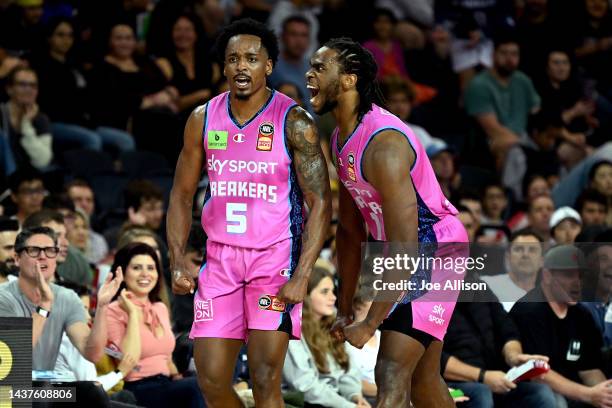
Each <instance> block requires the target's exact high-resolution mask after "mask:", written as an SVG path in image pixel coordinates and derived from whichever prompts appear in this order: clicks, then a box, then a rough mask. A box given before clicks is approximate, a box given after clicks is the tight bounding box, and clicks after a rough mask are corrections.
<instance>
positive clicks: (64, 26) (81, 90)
mask: <svg viewBox="0 0 612 408" xmlns="http://www.w3.org/2000/svg"><path fill="white" fill-rule="evenodd" d="M74 37H75V32H74V25H73V23H72V21H71V20H70V19H67V18H58V19H55V20H53V21H51V22H50V23H49V25H48V26H47V44H48V49H47V50H46V52H45V53H44V54H42V55H38V56H36V57H34V58H33V60H32V65H33V66H34V68H35V69H36V72H37V73H38V75H39V78H40V97H39V102H40V106H41V108H42V110H43V111H44V112H45V113H47V114H48V115H49V117H50V118H51V121H52V122H53V123H52V124H51V130H52V132H53V137H54V140H55V141H56V142H59V143H60V144H62V147H64V148H65V147H67V145H68V146H69V147H79V148H84V149H92V150H101V149H102V147H103V145H110V146H112V147H113V149H114V150H120V151H126V150H133V149H134V140H133V139H132V137H131V136H130V135H129V134H128V133H126V132H122V131H120V130H118V129H110V128H104V127H98V128H97V129H96V131H92V130H90V129H87V128H86V127H84V126H86V125H88V118H87V113H86V111H85V107H86V103H85V97H86V95H85V87H86V85H87V83H86V81H85V77H84V75H83V74H82V73H81V72H80V70H79V69H78V67H77V65H76V64H75V63H74V61H73V60H72V57H71V55H70V51H71V50H72V48H73V45H74ZM57 150H58V147H57V146H56V151H57Z"/></svg>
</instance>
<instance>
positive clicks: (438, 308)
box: [429, 304, 446, 326]
mask: <svg viewBox="0 0 612 408" xmlns="http://www.w3.org/2000/svg"><path fill="white" fill-rule="evenodd" d="M445 311H446V309H445V308H444V307H442V305H440V304H438V305H435V306H434V307H433V309H431V313H430V314H429V321H430V322H434V323H435V324H437V325H439V326H442V325H443V324H444V319H443V317H444V312H445Z"/></svg>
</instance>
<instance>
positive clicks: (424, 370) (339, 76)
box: [306, 47, 454, 408]
mask: <svg viewBox="0 0 612 408" xmlns="http://www.w3.org/2000/svg"><path fill="white" fill-rule="evenodd" d="M337 56H338V52H337V51H336V50H333V49H329V48H327V47H323V48H321V49H319V50H318V51H317V52H316V53H315V54H314V56H313V57H312V59H311V66H312V68H311V69H310V70H309V71H308V73H307V74H306V79H307V82H308V86H309V88H311V89H312V91H311V92H313V95H314V97H313V98H312V99H311V103H312V105H313V108H314V109H315V112H317V113H320V112H325V111H327V110H329V111H331V112H332V114H333V115H334V117H335V119H336V122H337V124H338V129H339V133H338V143H339V145H340V146H342V145H343V143H344V142H345V141H346V139H347V138H348V137H349V135H351V133H352V132H353V130H354V129H356V128H357V126H358V125H359V118H358V111H357V108H358V106H359V93H358V91H357V88H356V84H357V81H358V80H359V78H358V77H357V75H355V74H346V73H343V71H342V66H341V64H339V63H338V61H337ZM414 161H415V154H414V151H413V149H412V148H411V147H410V145H409V143H408V141H407V140H406V138H405V136H403V135H402V134H400V133H399V132H397V131H394V130H388V131H383V132H381V133H379V134H377V135H376V136H375V137H374V138H373V139H372V141H371V142H370V143H369V145H368V147H367V148H366V150H365V152H364V156H363V173H364V176H365V177H366V179H367V180H368V181H369V182H370V184H372V186H373V187H374V188H375V189H376V190H377V192H378V193H379V195H380V198H381V204H382V212H383V218H384V226H385V233H386V237H387V240H388V241H391V242H408V243H410V242H412V243H415V242H417V241H418V233H417V231H418V228H417V227H418V209H417V199H416V192H415V188H414V185H413V183H412V179H411V177H407V175H409V174H410V169H411V167H412V165H413V163H414ZM339 199H340V207H339V225H338V231H337V236H336V243H337V250H338V274H339V276H340V293H339V295H338V302H339V304H338V317H337V320H336V322H335V323H334V325H333V327H332V329H331V330H332V334H333V335H334V336H336V338H338V339H345V340H347V341H348V342H349V343H351V344H352V345H353V346H355V347H358V348H362V347H363V346H364V344H365V343H366V342H367V341H368V340H369V339H370V338H371V337H372V336H373V335H374V333H375V331H376V329H377V328H378V327H379V325H380V324H381V323H382V321H383V320H384V319H385V318H386V317H387V315H388V314H389V312H390V310H391V308H392V307H393V305H394V303H393V302H373V303H372V306H371V308H370V310H369V311H368V315H367V317H366V318H365V320H364V321H362V322H352V318H353V312H352V299H353V297H354V295H355V290H356V288H357V283H358V279H359V271H360V266H361V261H360V259H359V258H358V257H357V256H356V255H355V254H359V253H360V244H361V242H362V241H364V240H365V238H366V232H365V227H364V223H363V219H362V216H361V213H360V212H359V210H358V208H357V206H356V204H355V202H354V201H353V199H352V197H351V195H350V194H349V192H348V190H347V189H346V188H345V187H344V186H341V188H340V195H339ZM441 349H442V343H441V342H439V341H433V342H432V343H431V344H430V345H429V347H428V348H427V349H426V348H425V347H424V346H423V345H422V344H421V343H419V342H418V341H416V340H415V339H413V338H411V337H409V336H407V335H405V334H402V333H399V332H396V331H390V330H385V331H383V332H382V337H381V346H380V350H379V354H378V359H377V363H376V383H377V385H378V386H379V389H378V396H377V405H376V406H377V407H401V406H405V407H407V406H409V403H410V400H411V399H412V401H413V403H415V404H416V407H418V408H420V407H452V406H454V403H453V401H452V399H451V398H450V396H449V393H448V389H447V388H446V385H445V384H444V382H443V381H442V379H441V377H440V375H439V372H440V369H439V361H440V353H441ZM412 385H415V387H412V388H411V386H412ZM416 385H418V386H416Z"/></svg>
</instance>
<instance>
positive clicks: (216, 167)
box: [208, 154, 278, 203]
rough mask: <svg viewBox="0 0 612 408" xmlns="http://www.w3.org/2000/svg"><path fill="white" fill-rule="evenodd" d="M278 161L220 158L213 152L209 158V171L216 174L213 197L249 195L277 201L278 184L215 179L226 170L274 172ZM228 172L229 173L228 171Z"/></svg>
mask: <svg viewBox="0 0 612 408" xmlns="http://www.w3.org/2000/svg"><path fill="white" fill-rule="evenodd" d="M277 166H278V163H276V162H260V161H253V160H250V161H245V160H228V159H226V160H219V159H215V155H214V154H213V155H212V156H211V158H210V159H208V173H209V174H211V175H212V174H215V173H216V174H215V176H214V177H211V181H210V185H209V187H210V195H211V196H212V197H248V198H257V199H262V200H264V201H268V202H270V203H276V202H277V186H274V185H269V184H265V183H256V182H252V181H233V180H228V181H226V180H213V179H216V178H218V176H221V175H222V174H223V173H224V172H229V173H249V174H274V173H275V171H276V168H277ZM226 174H227V173H226Z"/></svg>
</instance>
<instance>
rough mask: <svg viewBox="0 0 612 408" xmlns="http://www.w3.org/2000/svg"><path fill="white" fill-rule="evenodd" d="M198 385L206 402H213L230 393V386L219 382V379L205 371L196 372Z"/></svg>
mask: <svg viewBox="0 0 612 408" xmlns="http://www.w3.org/2000/svg"><path fill="white" fill-rule="evenodd" d="M198 385H199V386H200V389H201V390H202V392H203V393H204V396H205V398H206V399H207V400H215V399H216V398H219V397H220V396H222V395H224V394H226V393H227V392H228V391H231V384H225V383H224V382H223V381H219V378H217V377H216V376H215V375H211V374H210V373H207V372H206V371H202V372H198Z"/></svg>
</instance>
